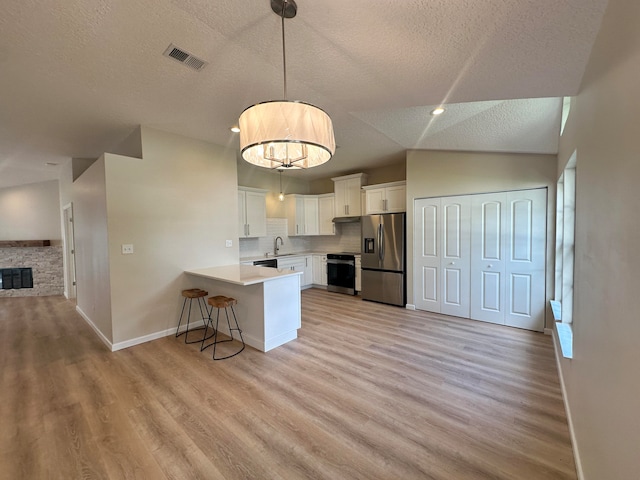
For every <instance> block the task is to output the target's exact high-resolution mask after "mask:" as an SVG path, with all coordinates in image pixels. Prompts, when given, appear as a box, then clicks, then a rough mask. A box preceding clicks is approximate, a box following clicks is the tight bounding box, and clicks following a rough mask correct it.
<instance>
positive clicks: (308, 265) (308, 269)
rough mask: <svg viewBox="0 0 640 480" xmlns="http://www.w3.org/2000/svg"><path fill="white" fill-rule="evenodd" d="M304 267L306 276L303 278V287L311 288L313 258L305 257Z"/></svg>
mask: <svg viewBox="0 0 640 480" xmlns="http://www.w3.org/2000/svg"><path fill="white" fill-rule="evenodd" d="M304 265H305V266H304V275H303V276H302V284H301V286H302V287H306V286H311V285H312V284H313V256H311V255H307V256H305V257H304Z"/></svg>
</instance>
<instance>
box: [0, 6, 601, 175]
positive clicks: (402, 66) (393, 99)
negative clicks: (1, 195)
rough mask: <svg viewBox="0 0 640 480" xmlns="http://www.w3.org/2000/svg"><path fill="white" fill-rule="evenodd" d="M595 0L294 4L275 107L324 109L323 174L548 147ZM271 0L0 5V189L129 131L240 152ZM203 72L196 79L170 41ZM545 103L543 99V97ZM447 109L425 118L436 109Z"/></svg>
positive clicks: (268, 44)
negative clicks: (170, 52)
mask: <svg viewBox="0 0 640 480" xmlns="http://www.w3.org/2000/svg"><path fill="white" fill-rule="evenodd" d="M606 3H607V1H606V0H563V1H558V0H485V1H483V2H477V1H471V0H431V1H421V0H412V1H400V0H395V1H391V0H387V1H383V0H376V1H375V2H372V1H370V0H352V1H350V2H343V1H338V0H323V1H312V0H299V1H298V15H297V17H296V18H294V19H292V20H287V21H286V38H287V67H288V94H289V95H288V96H289V99H292V100H294V99H295V100H304V101H307V102H310V103H314V104H316V105H318V106H319V107H321V108H323V109H324V110H326V111H327V112H328V113H329V114H330V115H331V117H332V119H333V122H334V128H335V133H336V141H337V143H338V145H339V148H338V151H337V152H336V155H335V156H334V158H333V159H332V160H331V161H330V162H329V163H328V164H326V165H323V166H321V167H318V168H315V169H312V170H309V171H305V172H298V173H296V175H300V176H308V177H309V178H314V177H320V176H329V175H334V174H339V173H344V172H353V171H355V170H357V169H361V168H368V167H371V166H376V165H381V164H384V163H388V162H390V161H394V160H400V159H402V158H404V151H405V150H406V149H407V148H426V149H448V150H479V151H515V152H534V153H535V152H538V153H555V152H556V151H557V142H558V131H559V124H560V106H561V101H560V100H558V99H557V97H561V96H564V95H574V94H576V93H577V92H578V89H579V86H580V81H581V78H582V75H583V72H584V68H585V65H586V62H587V60H588V57H589V54H590V51H591V47H592V45H593V42H594V40H595V36H596V34H597V32H598V29H599V26H600V22H601V19H602V15H603V12H604V9H605V7H606ZM280 35H281V31H280V18H279V17H278V16H277V15H275V14H274V13H273V12H272V11H271V9H270V7H269V1H268V0H246V1H243V2H216V1H211V0H173V1H171V0H137V1H135V2H132V1H130V0H110V1H106V0H102V1H101V0H49V1H42V0H5V1H3V14H2V16H0V71H1V75H0V92H1V94H0V187H4V186H8V185H14V184H19V183H29V182H35V181H42V180H45V179H49V178H55V177H56V175H57V171H56V168H55V167H46V166H45V162H54V163H64V162H65V161H67V160H68V159H69V158H71V157H97V156H98V155H100V154H101V153H102V152H104V151H109V149H110V148H113V146H114V145H116V144H117V143H118V142H119V141H120V140H122V139H123V138H124V137H125V136H126V135H127V134H128V133H129V132H130V131H131V130H132V129H133V128H134V127H135V126H137V125H139V124H143V125H147V126H151V127H155V128H159V129H162V130H166V131H170V132H174V133H178V134H183V135H186V136H190V137H195V138H200V139H204V140H207V141H211V142H214V143H217V144H221V145H228V146H229V148H232V149H234V150H236V151H237V149H238V138H237V136H236V135H235V134H232V133H230V132H229V127H230V126H232V125H233V124H235V123H236V121H237V118H238V116H239V114H240V113H241V112H242V110H243V109H244V108H246V107H247V106H249V105H251V104H253V103H256V102H260V101H264V100H270V99H278V98H281V96H282V57H281V55H282V51H281V43H280V42H281V37H280ZM171 43H173V44H175V45H177V46H178V47H180V48H182V49H184V50H186V51H188V52H190V53H192V54H193V55H196V56H197V57H199V58H201V59H203V60H205V61H207V62H208V65H207V66H206V67H205V68H204V69H203V70H201V71H199V72H196V71H193V70H190V69H188V68H186V67H185V66H183V65H181V64H179V63H177V62H175V61H174V60H172V59H169V58H166V57H164V56H163V55H162V54H163V52H164V51H165V49H166V48H167V47H168V46H169V44H171ZM554 97H556V98H554ZM442 103H445V104H451V105H449V107H448V109H447V112H446V113H445V114H444V115H442V116H440V117H437V118H434V117H431V116H430V115H429V114H428V113H429V111H430V110H431V109H432V108H433V106H435V105H439V104H442Z"/></svg>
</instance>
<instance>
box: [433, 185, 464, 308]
mask: <svg viewBox="0 0 640 480" xmlns="http://www.w3.org/2000/svg"><path fill="white" fill-rule="evenodd" d="M441 212H442V215H440V217H441V218H442V225H441V228H440V232H441V233H440V234H441V237H442V257H441V263H440V272H441V273H442V275H441V279H440V282H441V285H442V288H441V292H442V299H441V304H440V313H444V314H447V315H454V316H456V317H465V318H469V303H470V285H469V282H470V268H471V248H470V229H471V208H470V199H469V197H468V196H465V197H444V198H442V200H441Z"/></svg>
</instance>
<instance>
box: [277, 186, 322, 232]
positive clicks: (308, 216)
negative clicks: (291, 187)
mask: <svg viewBox="0 0 640 480" xmlns="http://www.w3.org/2000/svg"><path fill="white" fill-rule="evenodd" d="M284 201H285V210H286V212H287V226H288V234H289V236H295V235H318V234H319V226H318V196H317V195H285V197H284Z"/></svg>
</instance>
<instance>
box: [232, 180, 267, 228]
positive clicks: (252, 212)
mask: <svg viewBox="0 0 640 480" xmlns="http://www.w3.org/2000/svg"><path fill="white" fill-rule="evenodd" d="M266 200H267V191H266V190H261V189H258V188H250V187H238V237H239V238H251V237H266V236H267V201H266Z"/></svg>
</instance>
